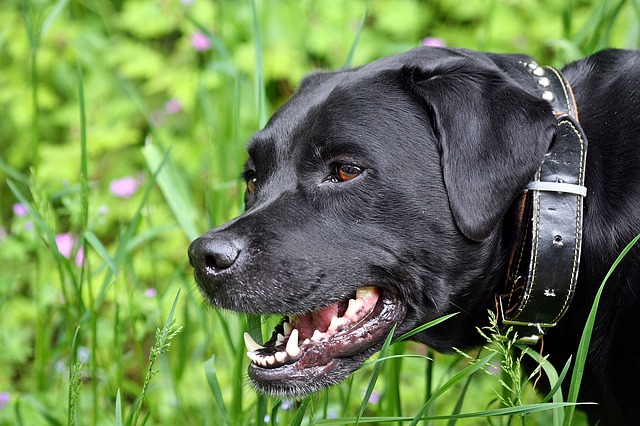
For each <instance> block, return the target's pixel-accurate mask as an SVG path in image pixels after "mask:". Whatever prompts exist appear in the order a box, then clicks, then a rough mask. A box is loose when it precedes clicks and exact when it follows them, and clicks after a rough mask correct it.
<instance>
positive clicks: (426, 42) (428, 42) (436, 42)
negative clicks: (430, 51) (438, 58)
mask: <svg viewBox="0 0 640 426" xmlns="http://www.w3.org/2000/svg"><path fill="white" fill-rule="evenodd" d="M421 45H422V46H429V47H445V46H446V45H447V43H445V41H444V40H442V39H441V38H438V37H425V38H424V39H423V40H422V43H421Z"/></svg>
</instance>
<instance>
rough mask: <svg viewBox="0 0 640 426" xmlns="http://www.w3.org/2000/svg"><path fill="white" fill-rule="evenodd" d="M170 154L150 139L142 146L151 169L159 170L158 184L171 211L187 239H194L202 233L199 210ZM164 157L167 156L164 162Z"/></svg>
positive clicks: (183, 176) (143, 153)
mask: <svg viewBox="0 0 640 426" xmlns="http://www.w3.org/2000/svg"><path fill="white" fill-rule="evenodd" d="M168 154H169V153H168V152H166V153H165V154H163V153H162V152H161V151H160V148H158V146H157V145H155V144H153V143H151V142H150V141H147V144H145V146H144V148H142V155H143V156H144V158H145V160H146V162H147V166H148V167H149V170H151V171H152V172H153V171H155V170H159V172H158V175H157V182H158V186H159V187H160V191H162V195H163V196H164V198H165V200H166V201H167V204H168V205H169V208H170V209H171V212H172V213H173V215H174V217H175V218H176V220H177V221H178V224H180V227H181V228H182V231H183V232H184V234H185V235H186V237H187V239H188V240H189V241H193V240H195V239H196V238H197V237H198V235H200V232H199V231H198V227H197V226H196V219H197V217H198V211H197V210H196V208H195V205H194V203H193V200H192V198H191V196H190V191H189V186H188V185H187V182H186V180H185V175H184V173H180V172H179V170H178V169H177V168H176V166H175V164H173V162H172V161H171V158H170V157H168ZM163 158H166V160H165V161H164V163H163ZM161 164H163V167H162V168H160V165H161Z"/></svg>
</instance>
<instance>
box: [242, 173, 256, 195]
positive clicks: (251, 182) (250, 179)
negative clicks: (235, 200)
mask: <svg viewBox="0 0 640 426" xmlns="http://www.w3.org/2000/svg"><path fill="white" fill-rule="evenodd" d="M245 180H246V182H247V192H248V193H249V194H253V193H254V192H255V191H256V182H257V181H258V178H257V177H256V172H248V173H247V175H246V177H245Z"/></svg>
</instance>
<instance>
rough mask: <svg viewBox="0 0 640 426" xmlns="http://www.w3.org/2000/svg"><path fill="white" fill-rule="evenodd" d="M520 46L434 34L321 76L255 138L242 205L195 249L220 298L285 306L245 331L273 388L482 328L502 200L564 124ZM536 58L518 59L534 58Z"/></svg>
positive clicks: (497, 267) (240, 306) (313, 386)
mask: <svg viewBox="0 0 640 426" xmlns="http://www.w3.org/2000/svg"><path fill="white" fill-rule="evenodd" d="M519 59H521V60H522V59H525V58H524V57H519V56H513V55H491V54H481V53H475V52H469V51H462V50H452V49H431V48H420V49H415V50H413V51H409V52H407V53H405V54H401V55H397V56H392V57H389V58H384V59H381V60H379V61H376V62H373V63H371V64H369V65H367V66H363V67H360V68H356V69H350V70H344V71H338V72H327V73H318V74H315V75H311V76H309V77H307V78H306V79H305V80H304V81H303V83H302V85H301V87H300V89H299V90H298V92H297V93H296V94H295V95H294V96H293V97H292V99H291V100H290V101H289V102H288V103H287V104H285V105H284V106H283V107H282V108H280V109H279V110H278V111H277V112H276V114H275V115H274V116H273V117H272V118H271V120H270V121H269V123H268V124H267V126H266V127H265V128H264V129H263V130H261V131H260V132H258V133H257V134H256V135H255V136H254V138H253V139H252V140H251V142H250V144H249V147H248V152H249V159H248V161H247V163H246V166H245V171H244V177H245V180H246V183H247V191H246V195H245V203H246V211H245V213H244V214H243V215H241V216H239V217H238V218H236V219H234V220H232V221H230V222H228V223H227V224H225V225H223V226H221V227H219V228H216V229H213V230H211V231H209V232H207V233H206V234H204V235H203V236H202V237H200V238H198V239H197V240H195V241H194V242H193V243H192V244H191V246H190V248H189V258H190V261H191V264H192V265H193V266H194V269H195V277H196V281H197V282H198V285H199V287H200V289H201V291H202V294H203V295H204V297H205V299H206V300H207V301H208V302H210V303H211V304H213V305H214V306H216V307H220V308H224V309H230V310H233V311H239V312H247V313H254V314H277V315H282V316H284V319H283V320H282V322H281V323H280V324H279V325H278V326H277V327H276V330H275V331H274V333H273V337H272V339H271V340H270V341H269V342H267V343H265V345H264V347H260V346H258V345H257V344H255V343H254V342H252V341H251V340H249V341H248V346H249V348H248V349H249V351H250V352H249V354H250V356H251V358H252V363H251V365H250V367H249V376H250V378H251V379H252V381H253V383H254V384H255V386H256V387H257V389H259V390H260V391H263V392H266V393H270V394H274V395H281V396H282V395H302V394H306V393H309V392H313V391H316V390H318V389H320V388H322V387H324V386H327V385H330V384H333V383H336V382H338V381H341V380H342V379H344V378H345V377H347V375H348V374H349V373H351V372H352V371H353V370H355V369H356V368H357V367H358V366H359V365H360V364H361V363H362V362H363V361H364V360H366V358H367V357H369V356H370V355H372V354H373V353H374V352H375V351H377V350H378V349H380V346H381V345H382V342H383V341H384V340H385V338H386V337H387V335H388V334H389V333H390V331H391V330H392V329H393V327H394V326H396V333H402V332H406V331H409V330H411V329H413V328H415V327H416V326H419V325H421V324H423V323H425V322H427V321H430V320H433V319H435V318H437V317H439V316H442V315H444V314H447V313H452V312H461V315H457V316H456V317H454V318H453V319H452V320H450V321H447V322H445V323H443V324H441V325H439V326H437V327H435V328H432V329H429V330H426V331H424V332H422V333H420V334H418V335H417V336H416V337H415V338H416V339H417V340H419V341H422V342H424V343H427V344H429V345H431V346H432V347H434V348H436V349H439V350H447V349H450V348H451V346H453V345H455V346H459V347H462V346H465V345H468V344H470V343H472V342H473V341H474V340H475V336H476V332H475V329H474V325H476V324H478V323H480V322H482V321H483V320H484V319H486V310H487V309H488V308H489V307H490V306H491V304H492V300H493V288H494V287H495V285H496V276H497V275H499V274H500V272H501V271H502V270H503V269H504V261H503V258H504V256H503V254H504V253H503V246H502V238H503V229H502V228H503V226H502V218H503V216H504V215H505V212H506V211H507V209H508V208H509V206H510V204H511V203H512V201H513V200H514V198H515V197H516V196H517V194H518V193H519V192H520V191H521V189H522V188H523V187H524V186H525V185H526V183H527V182H528V181H529V180H530V178H531V177H532V176H533V174H534V172H535V171H536V169H537V167H538V166H539V164H540V162H541V161H542V158H543V156H544V154H545V152H546V151H547V149H548V145H549V142H550V141H551V138H552V135H553V132H554V128H555V120H554V119H553V116H552V114H551V109H550V106H549V105H548V103H547V102H545V101H543V100H541V99H540V98H539V97H538V96H536V95H535V94H534V93H532V92H531V91H530V90H528V89H527V84H523V82H524V81H525V80H526V79H530V78H531V76H530V74H529V73H527V72H526V71H525V70H524V67H522V65H519V64H518V60H519ZM521 69H522V70H521Z"/></svg>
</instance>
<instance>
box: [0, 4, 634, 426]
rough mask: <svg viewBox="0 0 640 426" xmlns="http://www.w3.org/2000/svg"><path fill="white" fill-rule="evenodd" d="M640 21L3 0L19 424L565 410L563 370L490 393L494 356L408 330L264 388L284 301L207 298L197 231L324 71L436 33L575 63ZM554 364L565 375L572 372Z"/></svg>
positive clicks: (7, 277)
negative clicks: (312, 74)
mask: <svg viewBox="0 0 640 426" xmlns="http://www.w3.org/2000/svg"><path fill="white" fill-rule="evenodd" d="M639 23H640V3H639V2H638V0H616V1H613V0H605V1H591V0H580V1H578V0H573V1H570V2H557V1H552V0H543V1H538V0H517V1H502V0H491V1H486V0H469V1H463V2H462V1H453V0H435V1H430V2H427V1H421V0H354V1H344V0H323V1H311V0H303V1H300V0H254V1H250V0H193V1H186V0H183V1H180V0H116V1H111V0H92V1H88V0H3V1H2V2H0V71H1V72H0V86H1V87H2V90H1V91H0V108H1V109H2V114H0V318H2V322H1V323H2V327H1V328H0V348H2V351H0V363H1V364H2V366H3V371H4V374H2V375H0V393H3V395H6V394H8V397H9V402H8V404H7V405H6V406H4V407H0V425H5V424H7V425H9V424H11V425H13V424H25V425H49V424H55V425H57V424H65V423H66V424H96V425H97V424H113V423H115V424H129V425H131V424H144V423H147V424H176V423H177V424H204V425H216V424H234V425H235V424H263V423H264V422H265V419H266V420H267V421H266V423H267V424H274V425H275V424H310V423H313V424H316V423H319V424H353V423H354V422H356V421H358V422H359V423H361V424H365V423H371V422H375V423H385V422H400V421H405V422H412V421H413V422H417V421H419V420H420V418H440V419H449V420H450V423H451V424H453V423H455V421H456V419H463V418H472V417H487V416H493V415H496V416H510V415H519V414H522V413H529V414H527V418H534V419H540V422H542V423H544V422H547V421H548V422H550V421H551V420H549V419H554V420H553V421H554V422H555V424H560V423H558V420H557V419H558V418H559V417H558V414H557V413H558V412H562V407H564V405H563V404H566V403H565V402H564V401H563V400H562V397H561V396H560V393H559V392H553V393H551V394H549V395H548V396H547V398H545V401H544V402H546V401H548V400H551V398H553V404H555V405H552V404H542V405H541V404H537V402H538V401H540V397H539V396H536V395H535V393H534V392H533V391H532V390H531V386H522V387H519V388H517V389H516V394H515V395H516V396H517V397H516V396H511V397H509V398H510V399H505V401H506V402H509V404H508V405H513V406H512V407H499V408H491V409H489V408H488V407H489V405H490V404H492V398H493V394H492V393H491V388H493V387H494V385H495V384H496V383H500V382H499V381H498V382H496V380H495V376H487V377H484V375H476V374H471V373H473V372H474V371H475V370H474V369H475V368H476V367H478V366H479V365H481V363H482V362H485V361H486V362H487V363H486V364H484V365H485V366H488V365H489V358H488V357H485V358H483V359H481V361H478V363H477V364H474V365H472V366H469V365H467V364H466V362H465V360H463V359H462V358H461V357H460V356H441V355H438V356H437V357H436V358H435V360H433V361H430V360H426V361H425V358H427V354H425V353H424V348H422V347H421V346H419V345H415V344H412V343H408V342H402V343H396V344H394V345H390V346H386V347H385V351H384V353H383V354H382V356H381V358H379V359H376V361H373V362H372V363H373V364H375V365H374V367H370V366H368V367H365V368H363V369H362V370H360V371H359V372H357V373H356V374H355V375H354V376H353V377H352V378H350V379H349V380H347V381H346V382H345V383H344V384H342V385H340V386H337V387H335V388H332V389H330V390H327V391H324V392H321V393H320V394H318V395H316V396H313V397H310V398H307V399H305V400H303V401H300V402H294V401H278V400H271V399H268V398H265V397H256V396H255V394H254V393H253V391H251V390H250V389H249V388H248V386H246V384H245V383H246V382H245V380H246V379H245V370H246V365H247V360H246V357H245V356H244V353H243V350H242V348H243V344H242V333H243V332H244V330H246V329H247V327H249V329H250V331H251V333H252V334H254V335H256V336H255V337H258V336H257V335H259V334H260V333H263V334H264V333H266V332H267V330H268V329H269V328H270V327H271V325H272V324H271V323H272V322H273V320H271V319H266V320H264V321H261V319H259V318H257V317H250V318H246V317H245V316H241V315H240V316H239V315H232V314H228V313H222V312H219V311H213V310H211V309H208V308H207V307H205V306H203V303H202V301H201V298H200V296H199V295H198V292H197V290H196V288H195V286H194V284H193V278H192V276H191V270H190V267H189V266H188V262H187V260H186V253H185V251H186V247H187V245H188V243H189V241H190V240H191V239H192V238H194V236H195V235H198V234H199V233H201V232H203V231H205V230H206V229H208V228H210V227H212V226H215V225H219V224H221V223H223V222H224V221H226V220H228V219H230V218H231V217H233V216H235V215H237V214H238V213H239V212H240V211H241V210H242V193H243V191H244V188H243V185H242V183H241V182H240V180H239V178H238V175H239V171H240V168H241V164H242V162H243V161H244V159H245V153H244V145H245V143H246V142H247V140H248V139H249V138H250V136H251V134H253V133H254V132H255V131H256V130H257V129H258V128H259V127H260V126H261V125H263V124H264V122H265V120H266V118H267V117H268V116H269V115H270V114H271V113H272V112H273V111H274V110H275V108H277V107H278V106H279V105H281V104H282V103H283V102H285V100H286V99H287V98H288V97H289V96H290V95H291V94H292V92H293V91H294V90H295V87H297V86H298V84H299V83H300V81H301V79H302V77H303V76H304V74H306V73H307V72H309V71H312V70H315V69H318V68H337V67H341V66H343V65H344V64H345V63H348V64H351V65H353V66H357V65H360V64H363V63H365V62H369V61H371V60H374V59H376V58H378V57H380V56H383V55H388V54H393V53H399V52H401V51H404V50H406V49H409V48H412V47H415V46H418V45H419V44H420V42H421V40H422V39H423V38H424V37H427V36H430V37H438V38H440V39H442V40H444V41H445V42H446V43H447V44H448V45H450V46H456V47H466V48H472V49H484V50H492V51H498V52H513V51H519V52H524V53H528V54H531V55H532V56H534V57H536V58H537V59H538V61H539V62H540V63H551V64H554V65H560V64H562V63H564V62H565V61H567V60H571V59H575V58H578V57H581V56H583V55H586V54H588V53H591V52H593V51H595V50H597V49H600V48H602V47H605V46H614V47H627V48H634V47H635V48H637V47H638V46H639V44H640V24H639ZM121 178H128V179H126V180H125V181H123V182H124V183H123V182H120V183H119V182H118V181H117V180H118V179H121ZM118 185H120V189H118ZM122 185H124V187H123V186H122ZM123 191H124V192H123ZM181 288H184V289H185V290H186V291H184V292H182V296H180V297H179V298H175V299H174V297H173V296H174V295H175V294H176V291H177V290H178V289H181ZM166 318H170V320H169V321H165V319H166ZM444 320H446V318H443V319H442V321H444ZM174 322H175V325H174ZM159 324H164V326H163V327H162V328H161V329H160V331H159V334H158V333H154V330H156V329H158V325H159ZM431 325H432V324H431ZM427 326H430V325H425V327H427ZM180 327H182V328H181V329H180ZM177 330H181V331H180V333H177ZM405 337H408V336H403V338H405ZM403 338H400V339H399V341H400V340H403ZM169 341H171V342H172V350H171V351H170V352H167V348H168V344H169ZM499 352H500V353H499V355H500V356H506V355H507V354H508V353H510V352H511V348H504V350H500V351H499ZM416 353H417V355H415V354H416ZM429 355H430V356H431V354H429ZM495 356H498V355H495ZM491 359H493V358H491ZM207 360H208V361H207ZM383 364H384V367H383ZM567 367H568V366H567ZM542 368H543V371H544V374H545V375H547V376H548V377H550V378H552V377H555V378H554V379H553V380H551V382H552V383H559V382H560V381H562V380H563V379H564V378H565V376H566V374H567V369H566V368H565V369H564V370H563V372H561V373H560V374H557V373H556V372H555V371H554V370H550V369H548V364H543V366H542ZM545 368H547V369H545ZM509 369H511V370H513V371H514V372H515V371H518V370H519V369H518V368H517V365H507V366H506V370H507V371H508V370H509ZM372 370H373V371H372ZM518 374H519V373H518ZM554 374H555V376H554ZM573 380H574V382H577V383H578V384H579V378H574V379H573ZM521 381H526V380H523V379H522V378H521V377H517V376H509V381H508V382H504V383H505V385H507V386H508V387H509V389H511V390H513V389H514V388H513V383H516V382H517V383H520V382H521ZM498 386H499V385H498ZM555 390H556V391H557V390H558V388H557V387H556V388H555ZM445 391H448V392H451V393H452V392H456V391H459V395H458V396H457V397H455V398H449V399H447V398H443V397H442V395H443V394H444V393H445ZM416 395H419V396H418V397H416ZM470 395H473V398H471V397H470ZM570 398H571V397H570ZM570 398H569V399H568V401H575V399H570ZM520 403H522V404H523V405H520ZM523 407H524V408H523ZM554 408H555V409H554ZM551 409H554V410H553V411H551V412H549V411H548V410H551ZM539 410H547V412H544V411H542V412H540V413H538V414H533V413H534V412H538V411H539ZM465 413H466V414H465ZM403 416H404V417H403ZM335 417H338V418H337V419H336V418H335ZM356 419H358V420H356ZM565 419H566V418H565ZM478 421H480V420H478Z"/></svg>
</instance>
